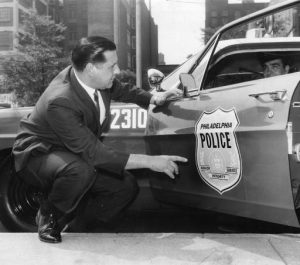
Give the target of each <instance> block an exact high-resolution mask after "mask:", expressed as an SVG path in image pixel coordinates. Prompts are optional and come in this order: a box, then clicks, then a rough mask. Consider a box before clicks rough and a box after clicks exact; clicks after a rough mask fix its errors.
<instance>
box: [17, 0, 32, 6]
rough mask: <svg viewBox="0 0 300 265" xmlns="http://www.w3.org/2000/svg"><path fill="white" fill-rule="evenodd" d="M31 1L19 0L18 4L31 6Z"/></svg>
mask: <svg viewBox="0 0 300 265" xmlns="http://www.w3.org/2000/svg"><path fill="white" fill-rule="evenodd" d="M32 3H33V1H32V0H19V4H20V5H22V6H24V7H26V8H32V7H33V5H32Z"/></svg>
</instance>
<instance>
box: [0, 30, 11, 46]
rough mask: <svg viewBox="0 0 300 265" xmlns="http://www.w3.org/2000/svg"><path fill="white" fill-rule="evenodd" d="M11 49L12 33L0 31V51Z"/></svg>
mask: <svg viewBox="0 0 300 265" xmlns="http://www.w3.org/2000/svg"><path fill="white" fill-rule="evenodd" d="M12 49H13V33H12V32H11V31H0V51H9V50H12Z"/></svg>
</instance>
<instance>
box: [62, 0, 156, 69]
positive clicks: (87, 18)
mask: <svg viewBox="0 0 300 265" xmlns="http://www.w3.org/2000/svg"><path fill="white" fill-rule="evenodd" d="M63 3H64V16H63V17H64V24H65V25H66V26H67V30H66V41H65V48H66V50H67V51H70V50H72V48H73V47H74V45H75V44H76V42H77V41H78V40H79V39H80V38H82V37H85V36H91V35H100V36H104V37H106V38H108V39H111V40H113V41H114V42H115V43H116V45H117V51H118V58H119V66H120V68H121V69H129V70H132V71H135V70H136V0H64V2H63ZM142 4H143V5H142V13H143V15H142V17H143V19H142V21H139V23H142V44H141V48H142V62H143V68H146V67H147V66H154V65H156V64H155V62H157V45H158V44H157V43H158V42H157V27H156V26H155V24H154V22H153V19H152V17H151V16H150V13H149V10H148V9H147V7H146V5H145V3H144V2H143V1H142Z"/></svg>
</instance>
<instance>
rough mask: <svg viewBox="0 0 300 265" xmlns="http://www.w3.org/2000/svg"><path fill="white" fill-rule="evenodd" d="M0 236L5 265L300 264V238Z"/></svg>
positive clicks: (148, 235)
mask: <svg viewBox="0 0 300 265" xmlns="http://www.w3.org/2000/svg"><path fill="white" fill-rule="evenodd" d="M0 236H1V240H0V264H1V265H11V264H13V265H44V264H45V265H46V264H47V265H48V264H51V265H54V264H55V265H60V264H61V265H68V264H74V265H81V264H82V265H90V264H95V265H98V264H99V265H102V264H104V265H127V264H128V265H136V264H137V265H153V264H155V265H169V264H170V265H194V264H202V265H225V264H226V265H229V264H232V265H281V264H282V265H287V264H288V265H299V264H300V235H299V234H277V235H271V234H220V233H218V234H215V233H192V234H191V233H88V234H84V233H64V234H63V235H62V238H63V242H62V243H60V244H47V243H43V242H40V241H39V240H38V239H37V234H36V233H2V234H0Z"/></svg>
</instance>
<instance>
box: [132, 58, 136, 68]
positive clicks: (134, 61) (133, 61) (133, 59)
mask: <svg viewBox="0 0 300 265" xmlns="http://www.w3.org/2000/svg"><path fill="white" fill-rule="evenodd" d="M131 58H132V61H131V64H132V68H133V69H134V70H135V69H136V56H135V55H132V57H131Z"/></svg>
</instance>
